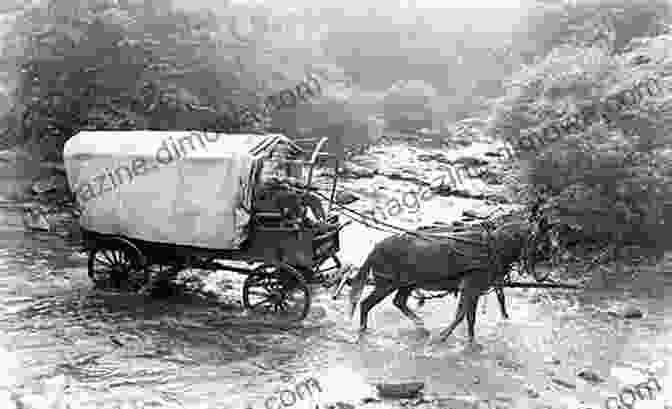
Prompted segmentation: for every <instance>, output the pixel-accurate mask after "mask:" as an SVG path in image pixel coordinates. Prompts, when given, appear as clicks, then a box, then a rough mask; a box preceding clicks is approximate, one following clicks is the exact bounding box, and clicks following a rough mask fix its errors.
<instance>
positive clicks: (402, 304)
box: [393, 287, 425, 328]
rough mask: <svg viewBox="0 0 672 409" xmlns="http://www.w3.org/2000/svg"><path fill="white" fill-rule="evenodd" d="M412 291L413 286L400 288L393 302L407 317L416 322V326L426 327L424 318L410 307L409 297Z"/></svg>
mask: <svg viewBox="0 0 672 409" xmlns="http://www.w3.org/2000/svg"><path fill="white" fill-rule="evenodd" d="M412 292H413V287H404V288H400V289H399V291H397V295H395V296H394V301H393V303H394V305H395V307H397V308H399V310H400V311H401V312H402V313H403V314H404V315H405V316H406V317H408V318H409V319H410V320H411V321H413V322H414V323H415V326H416V327H420V328H424V326H425V323H424V322H423V321H422V318H420V317H419V316H418V315H417V314H416V313H414V312H413V311H411V309H410V308H408V297H409V296H410V295H411V293H412Z"/></svg>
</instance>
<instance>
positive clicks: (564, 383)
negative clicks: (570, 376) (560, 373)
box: [551, 378, 576, 389]
mask: <svg viewBox="0 0 672 409" xmlns="http://www.w3.org/2000/svg"><path fill="white" fill-rule="evenodd" d="M551 381H552V382H553V383H555V384H556V385H560V386H562V387H565V388H567V389H576V385H574V384H573V383H571V382H567V381H564V380H562V379H559V378H552V379H551Z"/></svg>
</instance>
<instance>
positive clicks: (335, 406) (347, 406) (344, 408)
mask: <svg viewBox="0 0 672 409" xmlns="http://www.w3.org/2000/svg"><path fill="white" fill-rule="evenodd" d="M323 406H324V407H325V408H327V409H357V407H356V406H355V405H353V404H351V403H346V402H341V401H338V402H334V403H327V404H324V405H323Z"/></svg>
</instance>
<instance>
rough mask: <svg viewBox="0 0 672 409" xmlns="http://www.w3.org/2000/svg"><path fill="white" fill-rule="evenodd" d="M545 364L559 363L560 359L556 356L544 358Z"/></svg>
mask: <svg viewBox="0 0 672 409" xmlns="http://www.w3.org/2000/svg"><path fill="white" fill-rule="evenodd" d="M544 363H545V364H552V365H560V360H559V359H558V358H546V359H544Z"/></svg>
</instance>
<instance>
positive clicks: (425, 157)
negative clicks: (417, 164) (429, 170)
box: [417, 153, 453, 165]
mask: <svg viewBox="0 0 672 409" xmlns="http://www.w3.org/2000/svg"><path fill="white" fill-rule="evenodd" d="M417 159H418V160H419V161H421V162H429V161H432V160H433V161H437V162H440V163H445V164H448V165H452V164H453V161H451V160H449V159H448V158H446V157H445V155H444V154H442V153H434V154H426V153H423V154H420V155H418V156H417Z"/></svg>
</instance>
